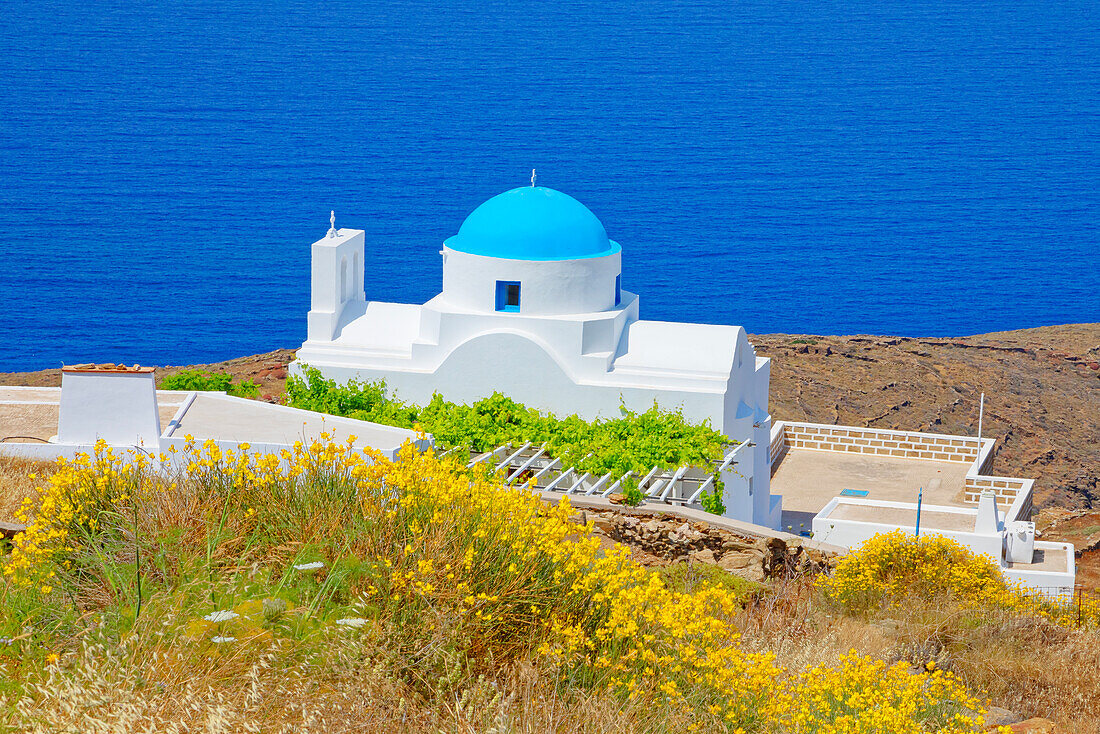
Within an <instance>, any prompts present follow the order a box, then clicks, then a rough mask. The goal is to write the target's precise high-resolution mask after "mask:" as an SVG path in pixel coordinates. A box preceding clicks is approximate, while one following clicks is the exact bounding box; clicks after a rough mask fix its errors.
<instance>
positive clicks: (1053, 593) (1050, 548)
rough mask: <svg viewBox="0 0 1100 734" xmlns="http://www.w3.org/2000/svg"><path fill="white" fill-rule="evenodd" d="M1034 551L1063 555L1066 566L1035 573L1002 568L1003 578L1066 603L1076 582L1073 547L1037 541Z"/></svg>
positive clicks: (1029, 570) (1034, 571)
mask: <svg viewBox="0 0 1100 734" xmlns="http://www.w3.org/2000/svg"><path fill="white" fill-rule="evenodd" d="M1035 550H1036V551H1047V552H1057V553H1064V554H1065V557H1066V565H1065V566H1064V567H1063V568H1060V569H1058V570H1048V571H1036V570H1032V569H1028V568H1026V567H1021V566H1015V567H1013V568H1004V567H1002V568H1001V570H1002V571H1003V572H1004V575H1005V578H1007V579H1008V580H1009V581H1015V582H1017V583H1019V584H1021V585H1023V586H1026V587H1027V588H1029V589H1031V590H1033V591H1037V592H1039V593H1041V594H1042V595H1043V596H1044V597H1047V598H1050V599H1053V600H1061V601H1068V600H1069V599H1070V597H1071V596H1072V595H1073V590H1074V586H1073V585H1074V584H1075V583H1076V581H1077V561H1076V559H1075V558H1074V552H1073V546H1072V545H1069V544H1067V543H1051V542H1048V541H1043V540H1037V541H1035Z"/></svg>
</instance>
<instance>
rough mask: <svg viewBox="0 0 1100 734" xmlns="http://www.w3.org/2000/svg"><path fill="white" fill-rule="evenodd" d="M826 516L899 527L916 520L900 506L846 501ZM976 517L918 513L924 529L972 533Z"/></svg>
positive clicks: (933, 512)
mask: <svg viewBox="0 0 1100 734" xmlns="http://www.w3.org/2000/svg"><path fill="white" fill-rule="evenodd" d="M972 507H973V506H972ZM828 517H829V518H830V519H836V520H855V521H857V522H875V523H886V524H888V525H897V526H899V527H911V526H913V525H915V524H916V522H917V515H916V513H915V512H913V511H912V510H908V509H905V508H902V507H876V506H874V505H852V504H848V503H847V502H841V503H840V504H838V505H837V506H836V507H835V508H834V509H833V511H832V512H830V513H829V515H828ZM977 519H978V516H977V513H974V514H963V513H954V512H936V511H934V510H928V509H922V510H921V513H920V525H921V528H923V529H925V530H954V531H958V532H965V533H972V532H974V523H975V521H976V520H977Z"/></svg>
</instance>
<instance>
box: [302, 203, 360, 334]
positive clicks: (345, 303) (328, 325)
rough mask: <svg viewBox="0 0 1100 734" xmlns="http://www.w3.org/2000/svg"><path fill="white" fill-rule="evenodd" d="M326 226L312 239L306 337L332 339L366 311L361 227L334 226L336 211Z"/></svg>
mask: <svg viewBox="0 0 1100 734" xmlns="http://www.w3.org/2000/svg"><path fill="white" fill-rule="evenodd" d="M329 224H330V227H329V230H328V234H326V235H325V236H324V237H322V238H321V239H319V240H317V241H316V242H314V243H313V248H312V255H311V261H312V267H311V269H312V277H311V281H310V309H309V319H308V322H307V323H308V326H307V328H308V334H307V337H306V338H307V339H308V340H310V341H322V342H327V341H332V340H333V339H335V338H336V337H337V336H339V335H340V330H341V329H343V328H344V326H345V325H346V324H347V323H348V322H350V321H352V320H353V319H355V318H358V317H359V316H362V315H363V314H364V313H366V310H367V295H366V292H365V291H364V290H363V275H364V267H365V263H364V261H363V257H364V242H365V238H364V235H363V230H361V229H339V230H338V229H336V213H335V212H333V213H332V214H331V215H330V216H329Z"/></svg>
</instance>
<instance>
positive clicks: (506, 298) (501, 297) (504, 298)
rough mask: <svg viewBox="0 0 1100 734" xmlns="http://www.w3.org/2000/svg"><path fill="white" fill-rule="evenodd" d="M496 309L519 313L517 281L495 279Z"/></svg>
mask: <svg viewBox="0 0 1100 734" xmlns="http://www.w3.org/2000/svg"><path fill="white" fill-rule="evenodd" d="M497 311H509V312H512V313H519V281H515V280H498V281H497Z"/></svg>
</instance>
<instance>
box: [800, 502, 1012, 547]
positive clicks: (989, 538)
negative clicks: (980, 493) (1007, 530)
mask: <svg viewBox="0 0 1100 734" xmlns="http://www.w3.org/2000/svg"><path fill="white" fill-rule="evenodd" d="M841 505H850V506H856V507H881V508H883V509H887V510H896V511H900V512H906V513H909V514H910V516H911V517H912V518H913V523H912V524H907V525H891V524H889V523H881V522H866V521H862V520H847V519H838V518H833V517H831V515H833V514H834V513H835V512H836V509H837V508H838V507H839V506H841ZM926 513H928V514H931V513H943V514H947V515H960V516H966V517H967V518H974V519H975V520H976V519H977V516H978V511H977V510H976V509H975V510H972V509H970V508H968V507H950V506H947V505H928V504H923V505H921V515H922V517H927V515H926ZM916 517H917V505H916V503H908V502H889V501H886V500H862V499H861V500H849V499H848V498H846V497H834V498H833V499H831V500H829V504H827V505H825V507H824V509H822V510H821V512H819V513H818V514H817V515H816V516H815V517H814V519H813V523H812V527H813V532H814V539H815V540H820V541H821V542H823V543H831V544H833V545H840V546H844V547H846V548H853V547H855V546H858V545H860V544H861V543H864V542H866V541H868V540H870V539H871V538H872V537H874V536H875V535H878V534H880V533H889V532H891V531H894V530H904V531H905V532H908V533H915V532H916ZM921 532H922V533H927V534H935V535H942V536H944V537H947V538H951V539H953V540H956V541H958V542H959V543H962V544H963V545H965V546H967V547H968V548H970V549H971V550H972V551H974V552H975V553H982V554H985V555H987V556H989V557H990V558H991V559H993V560H994V561H996V562H997V563H1000V562H1001V556H1002V545H1003V541H1002V539H1001V534H1000V533H999V532H998V533H996V534H989V533H977V532H968V531H960V530H944V529H941V528H937V527H926V526H924V525H922V526H921Z"/></svg>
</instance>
